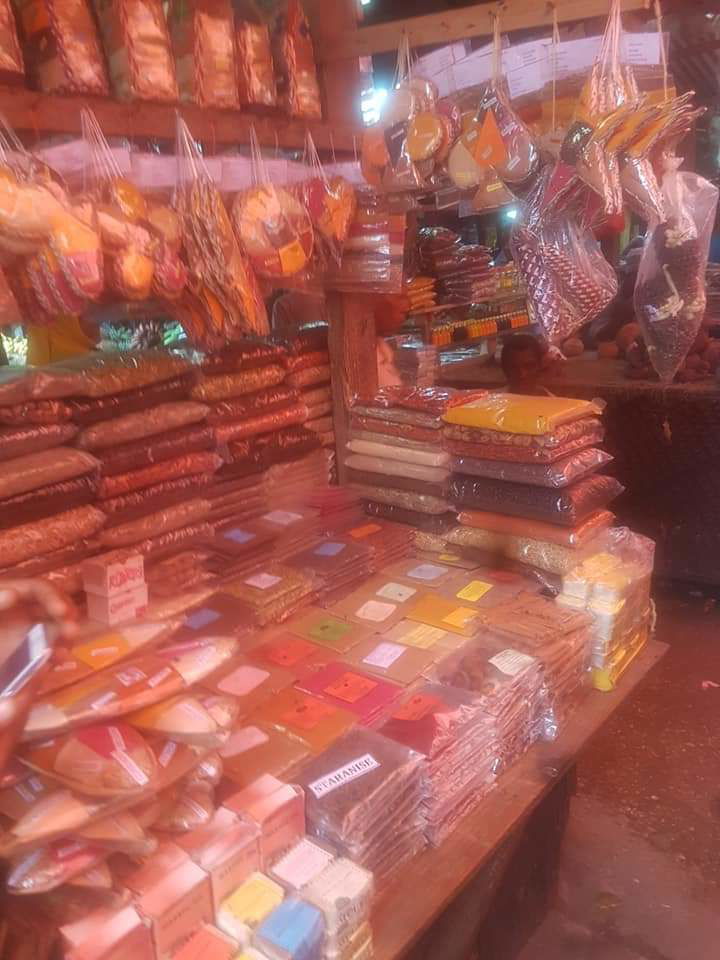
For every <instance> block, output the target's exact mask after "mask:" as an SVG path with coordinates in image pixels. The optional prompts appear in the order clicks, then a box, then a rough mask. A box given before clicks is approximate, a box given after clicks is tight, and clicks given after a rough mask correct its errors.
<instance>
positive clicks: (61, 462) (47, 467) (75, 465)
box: [0, 447, 99, 500]
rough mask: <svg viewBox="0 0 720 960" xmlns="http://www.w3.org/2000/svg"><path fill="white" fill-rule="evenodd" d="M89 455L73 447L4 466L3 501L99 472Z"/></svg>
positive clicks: (1, 479) (1, 465)
mask: <svg viewBox="0 0 720 960" xmlns="http://www.w3.org/2000/svg"><path fill="white" fill-rule="evenodd" d="M98 467H99V463H98V461H97V460H96V459H95V457H93V456H92V455H91V454H89V453H85V452H84V451H82V450H73V449H72V448H70V447H55V448H54V449H52V450H42V451H40V452H39V453H29V454H27V455H26V456H24V457H16V458H15V459H14V460H8V461H6V462H5V463H0V499H3V500H5V499H6V498H8V497H12V496H15V495H16V494H19V493H27V492H29V491H31V490H38V489H40V488H41V487H47V486H49V485H50V484H52V483H60V482H62V481H63V480H73V479H74V478H75V477H81V476H85V475H86V474H88V473H93V472H96V471H97V470H98Z"/></svg>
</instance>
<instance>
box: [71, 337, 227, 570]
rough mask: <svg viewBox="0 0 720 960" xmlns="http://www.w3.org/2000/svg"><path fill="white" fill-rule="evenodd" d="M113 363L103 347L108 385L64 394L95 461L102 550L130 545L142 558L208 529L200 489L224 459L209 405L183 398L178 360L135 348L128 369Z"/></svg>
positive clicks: (185, 384)
mask: <svg viewBox="0 0 720 960" xmlns="http://www.w3.org/2000/svg"><path fill="white" fill-rule="evenodd" d="M113 363H114V360H113V358H112V355H108V359H107V366H108V368H109V369H110V370H112V372H113V373H114V375H115V376H114V381H115V382H114V383H113V378H112V377H108V378H107V386H108V388H110V389H112V390H113V392H112V393H110V392H106V393H105V395H103V396H91V397H88V398H82V399H79V398H76V399H73V400H71V401H69V403H70V406H71V409H72V417H73V420H74V421H75V423H76V424H77V425H78V427H79V428H80V429H79V433H78V435H77V438H76V441H75V442H76V445H77V446H78V447H79V448H80V449H82V450H85V451H88V452H90V453H91V454H92V455H93V456H95V457H96V458H97V459H98V461H99V463H100V482H99V487H98V506H99V507H100V509H101V510H102V511H103V513H104V514H105V515H106V517H107V522H106V525H105V527H104V529H103V530H102V531H101V532H100V534H99V535H98V543H99V545H100V547H101V548H102V549H104V550H113V549H118V548H126V547H132V548H133V550H135V551H138V552H141V553H143V554H144V555H145V556H146V557H147V558H151V557H153V556H157V555H159V554H166V553H168V552H169V553H173V552H176V551H178V550H180V549H184V548H185V546H186V545H187V544H188V543H191V542H193V541H195V540H198V539H201V538H203V537H205V536H208V535H211V534H212V527H211V526H210V525H209V524H208V522H207V521H208V517H209V514H210V503H209V501H208V500H207V499H206V498H205V497H204V496H203V494H204V492H205V491H206V489H207V487H208V485H209V483H210V481H211V479H212V477H213V474H214V473H215V471H216V470H217V469H218V467H219V466H220V462H221V461H220V459H219V457H218V456H217V455H216V454H215V452H214V447H215V438H214V435H213V431H212V428H211V427H209V426H208V424H207V414H208V407H207V406H206V405H205V404H202V403H197V402H195V401H193V400H190V399H189V398H188V392H189V390H190V384H191V380H190V378H189V377H188V375H187V374H188V371H189V368H188V365H187V363H185V362H184V361H182V360H179V359H177V358H174V357H172V356H169V355H163V354H154V353H152V352H147V353H140V354H133V355H132V359H130V358H128V360H127V363H126V364H125V366H126V367H127V370H128V373H126V374H123V373H122V368H120V369H117V370H116V369H114V367H113ZM82 380H83V382H87V381H88V371H87V370H86V371H84V374H83V377H82ZM131 384H133V385H134V384H141V385H138V386H131ZM127 387H130V388H129V389H126V388H127Z"/></svg>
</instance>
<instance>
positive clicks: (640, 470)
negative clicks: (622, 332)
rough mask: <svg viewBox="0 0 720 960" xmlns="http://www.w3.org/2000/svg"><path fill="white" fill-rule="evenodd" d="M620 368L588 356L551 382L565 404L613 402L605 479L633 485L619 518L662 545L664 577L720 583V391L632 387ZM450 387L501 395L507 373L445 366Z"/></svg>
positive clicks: (693, 386) (640, 383) (646, 384)
mask: <svg viewBox="0 0 720 960" xmlns="http://www.w3.org/2000/svg"><path fill="white" fill-rule="evenodd" d="M623 367H624V363H623V361H621V360H598V359H596V358H595V354H593V353H588V354H584V355H583V356H581V357H576V358H573V359H571V360H568V362H567V364H566V365H565V367H564V368H563V374H562V377H560V378H558V379H557V380H553V381H552V382H551V383H549V387H550V389H551V390H552V391H553V392H554V393H556V394H558V395H559V396H565V397H581V398H583V399H591V398H593V397H601V398H602V399H603V400H605V402H606V403H607V408H606V410H605V414H604V417H603V422H604V424H605V429H606V440H605V448H606V449H607V451H608V452H609V453H611V454H612V455H613V456H614V458H615V462H614V463H613V464H611V465H610V467H609V469H608V470H606V471H605V472H607V473H612V474H614V475H615V476H616V477H617V478H618V479H619V480H620V481H621V483H622V484H623V485H624V486H625V488H626V492H625V494H624V495H623V496H622V497H621V498H620V499H619V500H618V501H617V502H616V504H615V506H614V509H615V510H616V513H617V515H618V519H619V520H620V522H622V523H627V524H629V525H630V526H631V527H632V528H633V529H634V530H636V531H637V532H638V533H643V534H645V536H648V537H650V538H651V539H653V540H654V541H655V542H656V544H657V552H656V554H655V571H656V573H657V574H658V575H659V576H663V577H667V578H669V579H674V580H687V581H694V582H700V583H709V584H720V552H719V551H718V549H717V544H718V542H719V538H720V507H719V506H718V498H717V490H718V487H719V486H720V442H718V439H717V438H718V437H719V436H720V432H719V430H718V428H719V427H720V384H718V383H717V382H716V381H715V380H703V381H701V382H699V383H673V384H670V385H669V386H665V385H663V384H660V383H658V382H656V381H650V380H628V379H626V378H625V376H624V375H623ZM442 383H443V384H444V385H446V386H453V387H465V388H471V389H477V388H478V387H487V388H488V389H498V388H500V387H502V386H504V377H503V374H502V371H501V370H500V367H499V366H483V365H482V364H481V362H480V361H478V360H477V359H475V358H473V359H470V358H468V359H467V360H462V361H460V362H457V363H449V364H443V372H442Z"/></svg>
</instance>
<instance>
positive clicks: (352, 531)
mask: <svg viewBox="0 0 720 960" xmlns="http://www.w3.org/2000/svg"><path fill="white" fill-rule="evenodd" d="M342 535H343V536H345V537H347V538H348V539H351V540H354V541H355V543H361V544H364V545H365V546H367V547H369V548H370V550H371V552H372V559H371V570H372V572H373V573H377V572H378V571H379V570H381V569H382V568H383V567H384V566H386V565H387V564H389V563H393V562H394V561H396V560H401V559H402V558H403V557H406V556H407V555H408V554H409V553H410V551H411V549H412V544H413V534H412V531H411V530H409V529H408V527H407V526H406V525H405V524H402V523H391V522H390V521H388V520H373V521H367V520H364V521H362V522H361V523H360V524H358V525H355V524H354V523H353V525H352V526H350V527H349V528H348V529H347V530H345V531H343V532H342Z"/></svg>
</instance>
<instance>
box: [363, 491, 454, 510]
mask: <svg viewBox="0 0 720 960" xmlns="http://www.w3.org/2000/svg"><path fill="white" fill-rule="evenodd" d="M352 489H353V490H354V492H355V493H356V494H357V495H358V496H359V497H362V499H363V500H375V501H377V502H378V503H384V504H387V505H389V506H394V507H401V508H403V509H404V510H414V511H417V512H418V513H425V514H435V515H438V514H446V513H449V512H450V511H451V510H452V505H451V504H450V503H449V502H448V501H447V500H443V499H442V498H440V497H434V496H431V495H429V494H428V495H426V494H422V493H410V492H407V491H404V490H393V489H390V488H389V487H382V486H375V487H369V486H363V485H362V484H353V486H352Z"/></svg>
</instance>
